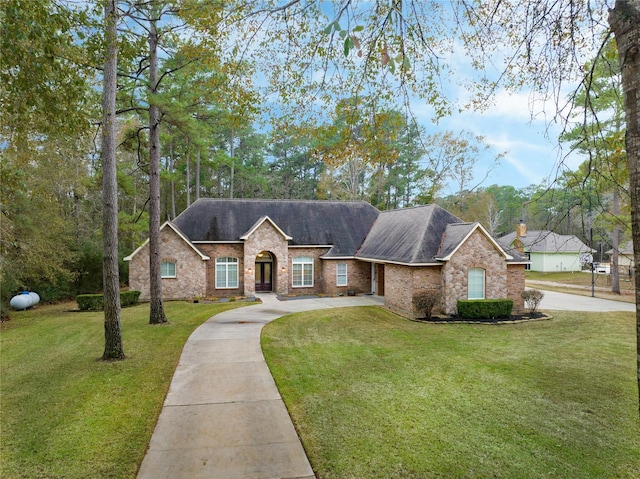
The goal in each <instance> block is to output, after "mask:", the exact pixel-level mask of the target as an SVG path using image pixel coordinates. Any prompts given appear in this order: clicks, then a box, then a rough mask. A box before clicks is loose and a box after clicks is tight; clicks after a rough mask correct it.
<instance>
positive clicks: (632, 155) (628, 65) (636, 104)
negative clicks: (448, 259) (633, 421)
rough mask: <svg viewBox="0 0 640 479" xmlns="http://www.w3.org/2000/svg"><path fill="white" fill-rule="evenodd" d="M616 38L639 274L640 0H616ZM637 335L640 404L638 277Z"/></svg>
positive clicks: (639, 300) (639, 302) (639, 292)
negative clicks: (620, 71)
mask: <svg viewBox="0 0 640 479" xmlns="http://www.w3.org/2000/svg"><path fill="white" fill-rule="evenodd" d="M609 24H610V25H611V29H612V31H613V33H614V34H615V37H616V43H617V45H618V55H619V60H620V69H621V70H622V91H623V97H624V112H625V117H626V123H627V131H626V134H625V145H626V150H627V161H628V163H629V190H630V196H631V230H632V237H633V256H634V264H635V270H636V273H637V272H638V271H640V119H639V118H638V117H639V116H640V0H616V4H615V7H614V8H613V9H612V10H610V11H609ZM636 338H637V353H638V354H637V366H638V368H637V373H638V399H639V403H638V404H639V406H640V281H638V278H637V276H636ZM639 410H640V409H639Z"/></svg>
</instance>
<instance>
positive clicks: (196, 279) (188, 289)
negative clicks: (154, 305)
mask: <svg viewBox="0 0 640 479" xmlns="http://www.w3.org/2000/svg"><path fill="white" fill-rule="evenodd" d="M160 261H161V262H165V261H173V262H175V263H176V277H175V278H163V279H162V297H163V298H164V299H166V300H172V299H191V298H194V297H204V296H206V289H207V287H206V284H207V266H208V263H210V261H205V260H203V259H202V258H201V257H200V255H198V253H196V252H195V251H194V250H193V248H191V247H190V246H189V245H188V244H187V243H185V241H184V240H183V239H182V238H180V236H178V234H177V233H176V232H175V231H173V230H172V229H171V228H170V227H165V228H163V229H162V231H161V232H160ZM129 288H131V289H133V290H137V291H140V300H142V301H148V300H149V299H150V296H149V244H148V243H147V244H146V245H145V246H144V247H143V248H142V249H141V250H140V251H138V253H137V254H136V255H135V256H134V257H133V258H132V259H131V263H130V264H129Z"/></svg>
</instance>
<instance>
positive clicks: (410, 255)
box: [356, 205, 467, 264]
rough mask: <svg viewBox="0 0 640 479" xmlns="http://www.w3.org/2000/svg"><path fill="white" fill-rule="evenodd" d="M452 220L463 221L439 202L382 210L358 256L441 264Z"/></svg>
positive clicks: (403, 261)
mask: <svg viewBox="0 0 640 479" xmlns="http://www.w3.org/2000/svg"><path fill="white" fill-rule="evenodd" d="M453 223H464V222H463V221H462V220H461V219H460V218H458V217H457V216H454V215H452V214H451V213H449V212H448V211H446V210H444V209H443V208H441V207H439V206H438V205H426V206H416V207H413V208H405V209H401V210H391V211H383V212H382V213H380V216H378V219H377V220H376V222H375V223H374V224H373V227H372V228H371V232H370V233H369V235H368V236H367V239H366V240H365V242H364V244H363V245H362V247H361V248H360V250H359V251H358V254H357V255H356V256H357V257H358V258H362V259H369V260H380V261H392V262H397V263H403V264H429V263H438V262H439V261H438V260H437V259H436V256H438V253H439V250H440V245H441V243H442V241H443V238H444V233H445V230H446V228H447V225H449V224H453ZM464 224H467V223H464Z"/></svg>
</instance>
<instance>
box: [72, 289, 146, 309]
mask: <svg viewBox="0 0 640 479" xmlns="http://www.w3.org/2000/svg"><path fill="white" fill-rule="evenodd" d="M139 297H140V291H121V292H120V306H122V307H123V308H124V307H126V306H133V305H135V304H136V303H137V302H138V298H139ZM76 301H77V302H78V309H80V311H102V310H103V309H104V296H103V295H102V294H79V295H78V296H76Z"/></svg>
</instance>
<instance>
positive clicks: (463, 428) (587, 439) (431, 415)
mask: <svg viewBox="0 0 640 479" xmlns="http://www.w3.org/2000/svg"><path fill="white" fill-rule="evenodd" d="M263 349H264V352H265V356H266V358H267V362H268V364H269V366H270V368H271V371H272V373H273V374H274V377H275V378H276V382H277V384H278V387H279V389H280V392H281V394H282V395H283V398H284V400H285V402H286V404H287V407H288V408H289V411H290V413H291V415H292V417H293V419H294V422H295V424H296V427H297V429H298V431H299V434H300V436H301V438H302V441H303V444H304V446H305V449H306V450H307V453H308V455H309V458H310V461H311V463H312V466H313V468H314V471H315V472H316V474H317V477H318V478H319V479H329V478H340V479H344V478H363V479H364V478H383V477H384V478H403V479H406V478H489V477H491V478H542V477H552V478H571V479H578V478H638V477H640V419H639V415H638V393H637V386H636V373H635V330H634V317H633V315H632V314H630V313H611V314H606V315H602V314H587V313H580V314H573V313H566V314H564V313H557V315H556V316H555V319H553V320H551V321H540V322H530V323H522V324H514V325H502V326H495V325H493V326H491V325H463V324H455V325H452V324H444V325H437V324H423V323H416V322H412V321H408V320H405V319H402V318H400V317H398V316H395V315H393V314H391V313H389V312H387V311H385V310H383V309H379V308H375V307H368V308H354V309H340V310H323V311H315V312H307V313H301V314H297V315H292V316H287V317H285V318H282V319H279V320H277V321H275V322H273V323H270V324H269V325H267V326H266V328H265V330H264V332H263Z"/></svg>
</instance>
